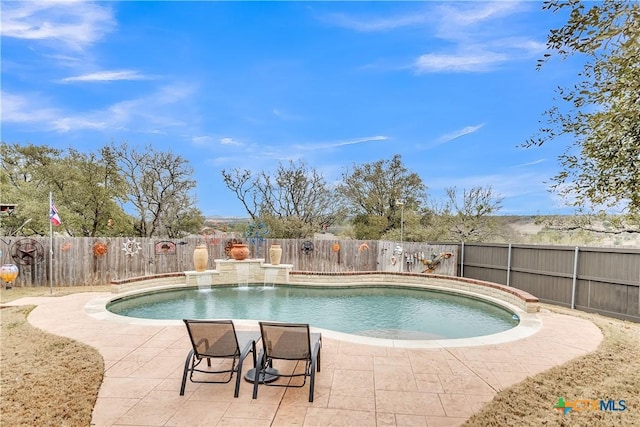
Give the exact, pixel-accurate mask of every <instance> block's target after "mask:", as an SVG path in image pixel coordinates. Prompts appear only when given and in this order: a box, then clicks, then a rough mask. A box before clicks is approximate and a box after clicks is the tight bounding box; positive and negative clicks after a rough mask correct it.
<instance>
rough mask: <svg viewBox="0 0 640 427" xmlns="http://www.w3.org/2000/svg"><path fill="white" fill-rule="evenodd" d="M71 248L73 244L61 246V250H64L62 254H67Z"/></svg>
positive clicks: (67, 243) (68, 243)
mask: <svg viewBox="0 0 640 427" xmlns="http://www.w3.org/2000/svg"><path fill="white" fill-rule="evenodd" d="M71 246H72V245H71V242H66V243H63V244H62V245H60V249H61V250H62V252H67V251H68V250H69V249H71Z"/></svg>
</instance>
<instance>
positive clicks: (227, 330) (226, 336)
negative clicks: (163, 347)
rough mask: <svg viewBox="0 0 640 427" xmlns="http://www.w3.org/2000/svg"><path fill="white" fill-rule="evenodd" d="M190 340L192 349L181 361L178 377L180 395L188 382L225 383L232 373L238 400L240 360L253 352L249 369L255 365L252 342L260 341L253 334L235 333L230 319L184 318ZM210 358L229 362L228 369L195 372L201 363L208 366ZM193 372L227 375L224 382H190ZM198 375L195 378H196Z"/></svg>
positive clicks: (256, 334) (255, 333) (240, 375)
mask: <svg viewBox="0 0 640 427" xmlns="http://www.w3.org/2000/svg"><path fill="white" fill-rule="evenodd" d="M184 323H185V325H186V326H187V331H188V332H189V338H190V339H191V345H192V347H193V348H192V349H191V350H190V351H189V354H188V355H187V359H186V360H185V362H184V372H183V374H182V386H181V387H180V396H183V395H184V388H185V385H186V382H187V374H189V380H190V381H191V382H194V383H224V384H226V383H228V382H229V381H231V379H232V378H233V374H234V373H236V389H235V392H234V395H233V396H234V397H238V393H239V392H240V378H241V377H242V363H243V362H244V359H245V358H246V357H247V356H248V355H249V353H253V366H256V339H259V338H260V334H259V333H257V332H236V329H235V326H234V324H233V322H232V321H231V320H188V319H184ZM212 358H221V359H233V362H232V364H231V368H230V369H225V370H219V371H213V370H210V369H209V370H205V369H199V368H198V366H199V365H200V363H202V361H203V360H205V359H206V360H207V365H208V367H211V359H212ZM194 372H199V373H201V374H224V373H229V377H228V378H227V379H226V380H225V379H223V380H201V379H194V377H193V374H194ZM200 376H201V375H198V377H200Z"/></svg>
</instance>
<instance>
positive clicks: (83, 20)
mask: <svg viewBox="0 0 640 427" xmlns="http://www.w3.org/2000/svg"><path fill="white" fill-rule="evenodd" d="M1 15H2V18H1V20H2V21H1V22H2V29H1V30H0V33H1V34H2V36H3V37H11V38H17V39H25V40H39V41H43V42H52V43H54V44H55V45H57V46H58V47H62V46H64V47H67V48H70V49H72V50H82V49H84V48H85V47H86V46H89V45H91V44H93V43H95V42H96V41H98V40H100V39H102V38H103V37H104V36H105V35H106V34H107V33H109V32H110V31H112V30H113V28H114V27H115V26H116V22H115V19H114V16H113V11H112V10H111V7H110V6H108V5H105V4H103V3H92V2H87V1H23V2H3V3H2V14H1Z"/></svg>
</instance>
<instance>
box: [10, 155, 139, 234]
mask: <svg viewBox="0 0 640 427" xmlns="http://www.w3.org/2000/svg"><path fill="white" fill-rule="evenodd" d="M1 154H2V159H3V162H2V167H3V171H2V172H3V174H2V176H3V180H2V188H1V190H2V192H1V194H2V195H3V198H4V200H5V201H11V202H13V203H17V204H18V208H17V209H16V211H15V212H14V214H13V215H11V217H8V218H6V219H4V220H3V228H4V231H5V233H7V234H16V233H20V234H25V235H32V234H38V235H46V234H48V233H49V215H48V211H49V206H48V204H49V192H52V193H53V195H54V200H55V202H56V205H57V206H58V209H59V210H60V216H61V217H62V219H63V221H62V225H61V226H60V228H59V229H58V230H57V231H62V232H64V233H66V234H68V235H70V236H97V235H103V236H104V235H123V234H126V235H128V234H129V233H130V232H131V230H132V228H131V219H130V218H129V217H128V216H127V215H126V214H125V213H124V211H123V210H122V209H121V208H120V206H119V205H118V203H117V201H118V200H119V199H121V198H122V197H123V196H124V193H123V190H124V189H123V187H122V185H121V180H120V178H119V175H118V173H117V170H116V169H115V167H114V165H113V164H109V163H108V162H105V161H104V160H103V159H101V158H100V157H99V156H96V155H95V154H85V153H80V152H78V151H76V150H73V149H69V150H67V151H66V152H65V151H62V150H56V149H52V148H50V147H47V146H37V145H32V144H29V145H17V144H4V143H3V144H2V153H1ZM109 220H111V221H109ZM110 224H111V225H110Z"/></svg>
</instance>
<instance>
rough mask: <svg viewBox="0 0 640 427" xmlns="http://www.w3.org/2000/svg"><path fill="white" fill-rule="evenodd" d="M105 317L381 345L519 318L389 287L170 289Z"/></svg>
mask: <svg viewBox="0 0 640 427" xmlns="http://www.w3.org/2000/svg"><path fill="white" fill-rule="evenodd" d="M107 309H108V310H109V311H111V312H112V313H115V314H119V315H123V316H129V317H136V318H146V319H251V320H270V321H280V322H295V323H308V324H310V325H311V326H312V327H317V328H323V329H329V330H333V331H338V332H344V333H348V334H354V335H363V336H369V337H376V338H389V339H407V340H416V339H449V338H469V337H475V336H482V335H489V334H494V333H498V332H502V331H506V330H508V329H511V328H513V327H515V326H516V325H517V324H518V322H519V320H518V317H517V316H516V315H514V314H513V313H512V312H510V311H508V310H507V309H505V308H503V307H500V306H498V305H495V304H492V303H490V302H487V301H484V300H480V299H475V298H469V297H465V296H462V295H457V294H453V293H447V292H439V291H430V290H422V289H420V290H418V289H410V288H397V287H384V286H375V287H369V286H368V287H351V288H340V289H336V288H311V287H306V286H305V287H297V286H275V287H273V286H272V287H265V286H262V285H255V286H253V285H250V286H243V287H238V286H221V287H214V288H211V289H204V290H203V289H193V288H189V289H175V290H170V291H164V292H154V293H148V294H143V295H137V296H132V297H126V298H123V299H119V300H116V301H113V302H111V303H110V304H109V305H108V306H107Z"/></svg>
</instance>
